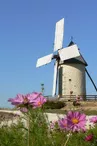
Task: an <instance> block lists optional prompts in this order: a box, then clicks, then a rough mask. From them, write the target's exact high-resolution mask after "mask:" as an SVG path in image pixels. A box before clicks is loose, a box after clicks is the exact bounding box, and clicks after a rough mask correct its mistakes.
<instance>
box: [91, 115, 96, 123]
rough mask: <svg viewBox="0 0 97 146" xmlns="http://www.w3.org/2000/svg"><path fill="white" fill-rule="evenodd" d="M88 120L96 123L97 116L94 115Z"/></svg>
mask: <svg viewBox="0 0 97 146" xmlns="http://www.w3.org/2000/svg"><path fill="white" fill-rule="evenodd" d="M90 122H92V123H94V124H95V123H97V116H95V117H92V118H91V119H90Z"/></svg>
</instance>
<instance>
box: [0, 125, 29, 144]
mask: <svg viewBox="0 0 97 146" xmlns="http://www.w3.org/2000/svg"><path fill="white" fill-rule="evenodd" d="M22 127H23V124H22V123H21V122H18V124H12V125H11V126H2V127H1V128H0V146H27V142H26V141H27V140H26V137H25V132H24V131H23V129H22Z"/></svg>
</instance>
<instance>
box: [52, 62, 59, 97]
mask: <svg viewBox="0 0 97 146" xmlns="http://www.w3.org/2000/svg"><path fill="white" fill-rule="evenodd" d="M57 77H58V61H56V62H55V64H54V79H53V91H52V96H53V97H54V96H55V95H56V89H57Z"/></svg>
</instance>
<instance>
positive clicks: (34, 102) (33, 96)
mask: <svg viewBox="0 0 97 146" xmlns="http://www.w3.org/2000/svg"><path fill="white" fill-rule="evenodd" d="M8 101H9V102H11V104H12V105H16V106H18V107H27V106H28V105H31V106H33V107H40V106H42V104H43V103H45V102H46V98H44V97H43V96H42V94H41V93H37V92H33V93H30V94H26V95H22V94H17V96H16V97H15V98H10V99H9V100H8ZM21 110H22V108H21ZM26 110H27V109H26Z"/></svg>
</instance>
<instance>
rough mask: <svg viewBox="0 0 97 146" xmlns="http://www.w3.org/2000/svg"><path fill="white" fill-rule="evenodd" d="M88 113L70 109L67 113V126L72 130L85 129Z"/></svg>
mask: <svg viewBox="0 0 97 146" xmlns="http://www.w3.org/2000/svg"><path fill="white" fill-rule="evenodd" d="M85 125H86V115H85V114H81V113H80V112H73V111H70V112H68V114H67V126H68V128H69V129H70V130H72V131H73V132H74V131H80V130H83V131H85V130H86V129H85Z"/></svg>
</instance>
